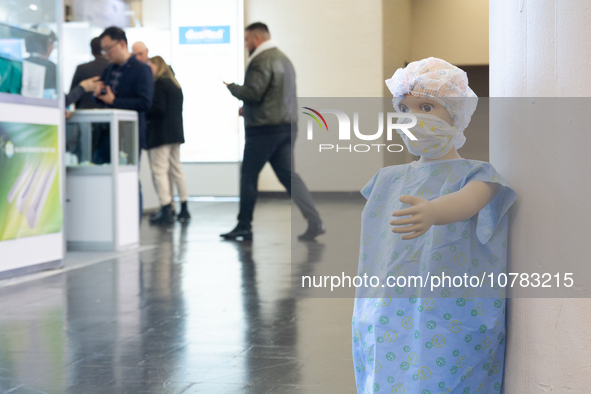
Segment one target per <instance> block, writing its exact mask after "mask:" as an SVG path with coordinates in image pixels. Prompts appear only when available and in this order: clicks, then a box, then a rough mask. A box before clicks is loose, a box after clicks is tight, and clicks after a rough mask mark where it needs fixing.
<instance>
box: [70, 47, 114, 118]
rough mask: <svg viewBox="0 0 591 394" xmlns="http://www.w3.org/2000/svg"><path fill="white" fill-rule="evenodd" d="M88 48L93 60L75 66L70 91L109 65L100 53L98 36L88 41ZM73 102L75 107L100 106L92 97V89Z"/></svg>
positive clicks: (97, 75) (88, 107)
mask: <svg viewBox="0 0 591 394" xmlns="http://www.w3.org/2000/svg"><path fill="white" fill-rule="evenodd" d="M90 49H91V51H92V56H94V60H93V61H91V62H88V63H84V64H81V65H79V66H78V67H76V72H75V73H74V77H73V78H72V85H71V86H70V92H73V91H74V90H75V89H76V88H77V87H78V85H80V83H81V82H82V81H85V80H87V79H89V78H93V77H100V76H101V74H102V73H103V71H105V68H107V66H108V65H109V61H108V60H107V59H105V57H104V56H103V54H102V53H101V40H100V38H98V37H95V38H93V39H92V40H91V41H90ZM85 90H86V89H85ZM74 104H76V109H91V108H101V105H99V103H97V102H96V101H95V100H94V99H93V97H92V91H91V92H88V93H85V94H84V95H82V97H80V98H79V99H77V100H76V101H75V102H74Z"/></svg>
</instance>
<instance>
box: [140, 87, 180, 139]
mask: <svg viewBox="0 0 591 394" xmlns="http://www.w3.org/2000/svg"><path fill="white" fill-rule="evenodd" d="M146 118H147V120H148V134H147V139H148V149H152V148H156V147H158V146H161V145H166V144H179V143H180V144H182V143H184V142H185V135H184V132H183V91H182V90H181V88H179V87H177V86H176V85H175V84H174V82H172V80H171V79H170V78H158V79H157V80H156V83H155V88H154V101H153V102H152V108H151V109H150V111H148V113H147V114H146Z"/></svg>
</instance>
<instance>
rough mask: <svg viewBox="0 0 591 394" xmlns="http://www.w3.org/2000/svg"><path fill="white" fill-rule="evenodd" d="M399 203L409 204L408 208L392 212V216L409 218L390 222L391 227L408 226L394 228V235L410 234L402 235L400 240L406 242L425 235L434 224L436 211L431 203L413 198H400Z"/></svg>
mask: <svg viewBox="0 0 591 394" xmlns="http://www.w3.org/2000/svg"><path fill="white" fill-rule="evenodd" d="M400 202H402V203H404V204H410V205H411V207H410V208H406V209H401V210H399V211H394V212H393V213H392V216H409V215H410V217H409V218H404V219H395V220H392V221H391V222H390V224H391V225H393V226H402V225H410V226H404V227H394V228H393V229H392V232H394V233H412V234H410V235H404V236H403V237H402V239H404V240H408V239H413V238H417V237H420V236H421V235H423V234H425V233H426V232H427V231H428V230H429V229H430V228H431V226H433V224H435V218H436V212H435V211H436V210H435V207H434V206H433V203H432V202H431V201H428V200H425V199H424V198H420V197H415V196H401V197H400Z"/></svg>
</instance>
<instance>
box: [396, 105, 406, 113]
mask: <svg viewBox="0 0 591 394" xmlns="http://www.w3.org/2000/svg"><path fill="white" fill-rule="evenodd" d="M398 108H400V112H408V108H407V107H406V105H404V104H400V105H399V106H398Z"/></svg>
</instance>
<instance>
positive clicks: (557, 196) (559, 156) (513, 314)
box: [490, 0, 591, 394]
mask: <svg viewBox="0 0 591 394" xmlns="http://www.w3.org/2000/svg"><path fill="white" fill-rule="evenodd" d="M590 20H591V7H590V6H589V2H588V1H586V0H568V1H564V0H494V1H491V2H490V95H491V97H530V98H535V97H583V96H590V93H591V73H590V72H589V70H591V67H590V65H591V45H590V44H589V43H590V42H591V24H589V21H590ZM496 100H499V99H496ZM496 100H495V99H492V100H491V101H493V104H492V106H491V116H490V119H491V130H490V160H491V163H492V164H493V165H494V166H495V167H496V168H497V169H498V170H499V171H500V172H501V173H502V174H503V175H504V176H505V177H506V178H507V180H508V181H509V183H510V184H511V185H512V186H513V187H514V188H515V190H516V192H517V195H518V197H517V202H516V204H515V206H514V207H513V208H512V210H511V211H510V214H511V223H510V224H511V228H510V247H509V259H510V260H509V269H508V271H509V272H523V271H525V270H527V269H530V268H532V267H536V268H538V270H539V271H540V272H543V269H544V265H543V263H542V262H543V261H548V259H554V260H555V261H556V262H557V263H556V264H555V266H559V263H560V261H561V259H563V260H564V259H566V258H568V259H569V260H570V261H573V260H572V259H576V261H579V262H580V264H589V263H590V259H589V256H588V250H589V240H588V231H589V227H590V226H589V223H591V209H590V207H589V194H588V192H589V189H590V188H591V181H590V179H589V176H587V175H586V174H585V172H586V171H587V169H588V168H589V165H590V164H591V160H590V159H589V152H588V149H587V147H589V146H591V132H589V131H587V132H583V131H578V129H574V128H573V129H574V130H565V127H566V128H568V127H569V126H562V127H557V128H556V129H553V130H547V129H548V128H547V127H546V128H544V127H541V128H540V129H539V130H538V131H537V132H536V130H532V128H531V127H528V126H529V125H528V124H525V123H526V121H525V120H524V119H525V117H524V114H525V113H526V112H527V111H528V110H529V111H531V109H532V108H534V107H533V106H532V105H534V102H535V101H532V100H531V99H529V100H527V101H526V100H523V101H521V102H520V103H518V104H517V103H515V102H510V101H509V100H506V101H503V102H498V101H496ZM561 100H563V102H564V99H561ZM590 100H591V99H590ZM539 101H541V100H538V102H539ZM530 113H531V112H530ZM557 117H560V113H554V114H552V113H549V114H548V116H547V117H546V118H547V119H548V120H550V121H552V120H555V119H556V118H557ZM542 120H543V119H539V121H542ZM575 120H576V119H575ZM534 121H536V120H534ZM566 123H568V122H566ZM563 124H564V123H563ZM588 129H589V128H588V127H587V130H588ZM561 131H568V132H569V138H565V137H564V135H565V133H562V137H561ZM573 133H574V134H575V135H573ZM585 239H587V240H585ZM567 245H568V247H566V246H567ZM549 294H550V293H549ZM507 332H508V340H507V356H506V364H505V377H504V392H505V393H507V394H509V393H511V394H512V393H547V392H552V393H584V392H589V387H591V373H589V354H590V348H591V302H590V300H588V299H551V298H546V299H539V298H538V299H513V300H510V302H509V308H508V327H507Z"/></svg>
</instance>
